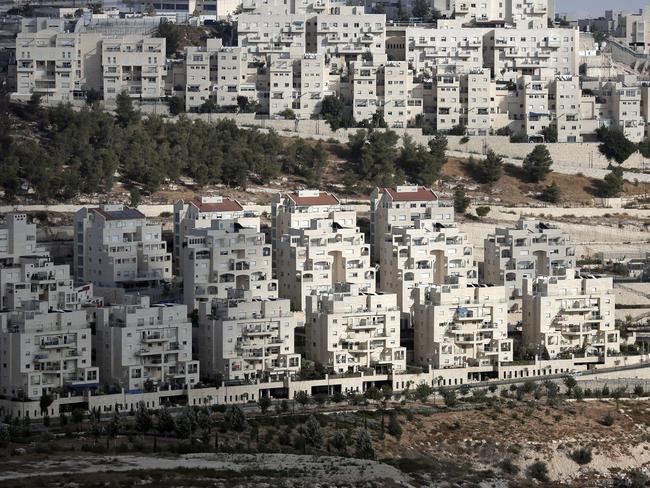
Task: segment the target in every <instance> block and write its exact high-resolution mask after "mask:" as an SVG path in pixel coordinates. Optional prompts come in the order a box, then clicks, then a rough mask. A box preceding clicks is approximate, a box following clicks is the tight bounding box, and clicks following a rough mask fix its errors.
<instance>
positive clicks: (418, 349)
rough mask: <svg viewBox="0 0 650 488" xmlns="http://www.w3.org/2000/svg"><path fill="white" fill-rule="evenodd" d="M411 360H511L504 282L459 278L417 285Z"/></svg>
mask: <svg viewBox="0 0 650 488" xmlns="http://www.w3.org/2000/svg"><path fill="white" fill-rule="evenodd" d="M413 308H414V314H413V315H414V317H413V327H414V333H415V336H414V345H415V351H414V356H415V362H416V363H417V364H418V365H420V366H429V367H430V368H436V369H438V368H462V367H466V366H498V365H499V364H501V363H503V362H508V361H512V359H513V344H512V339H508V299H507V297H506V291H505V288H504V287H503V286H488V285H477V284H473V283H470V282H468V281H467V280H465V279H464V278H457V279H454V280H451V282H450V283H447V284H443V285H437V286H428V285H422V286H420V287H418V288H417V290H416V303H415V306H414V307H413Z"/></svg>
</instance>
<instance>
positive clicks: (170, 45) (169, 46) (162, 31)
mask: <svg viewBox="0 0 650 488" xmlns="http://www.w3.org/2000/svg"><path fill="white" fill-rule="evenodd" d="M156 37H164V38H165V50H166V52H165V54H166V56H167V57H168V58H172V57H174V56H175V55H176V50H177V49H178V46H179V40H180V36H179V33H178V27H177V26H176V25H175V24H173V23H172V22H169V21H168V20H167V19H164V18H163V19H160V24H158V32H157V35H156Z"/></svg>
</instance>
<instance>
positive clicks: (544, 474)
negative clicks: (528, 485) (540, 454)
mask: <svg viewBox="0 0 650 488" xmlns="http://www.w3.org/2000/svg"><path fill="white" fill-rule="evenodd" d="M528 476H529V477H530V478H533V479H536V480H538V481H548V480H549V478H548V466H546V463H545V462H544V461H535V462H534V463H533V464H531V465H530V466H528Z"/></svg>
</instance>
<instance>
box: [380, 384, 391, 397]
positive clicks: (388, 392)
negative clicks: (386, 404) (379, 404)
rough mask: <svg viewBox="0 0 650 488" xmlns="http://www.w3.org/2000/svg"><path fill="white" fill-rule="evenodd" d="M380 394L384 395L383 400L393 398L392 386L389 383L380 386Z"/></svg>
mask: <svg viewBox="0 0 650 488" xmlns="http://www.w3.org/2000/svg"><path fill="white" fill-rule="evenodd" d="M381 394H382V395H383V396H384V401H388V400H390V399H391V398H393V387H392V386H390V385H384V386H382V387H381Z"/></svg>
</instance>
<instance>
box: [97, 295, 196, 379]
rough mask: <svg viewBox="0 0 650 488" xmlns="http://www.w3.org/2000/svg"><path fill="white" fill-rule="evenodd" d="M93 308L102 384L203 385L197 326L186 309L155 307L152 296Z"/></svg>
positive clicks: (167, 306) (177, 306) (166, 306)
mask: <svg viewBox="0 0 650 488" xmlns="http://www.w3.org/2000/svg"><path fill="white" fill-rule="evenodd" d="M127 302H128V303H124V304H119V305H112V306H110V307H102V308H93V309H88V315H89V317H92V319H91V320H93V321H94V325H95V333H94V336H93V348H94V350H95V355H96V364H97V366H98V367H99V372H100V375H101V378H102V382H104V383H107V384H115V385H118V386H119V387H121V388H124V389H125V390H127V391H131V392H133V391H143V390H145V383H147V382H151V383H153V385H155V386H166V385H170V386H171V387H174V388H177V387H180V388H182V387H183V386H184V385H193V384H196V383H198V382H199V362H198V361H193V360H192V324H191V323H190V322H189V320H188V318H187V307H186V306H185V305H172V304H161V305H153V306H151V305H150V302H149V297H146V296H143V297H137V298H136V297H133V299H132V300H127Z"/></svg>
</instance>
